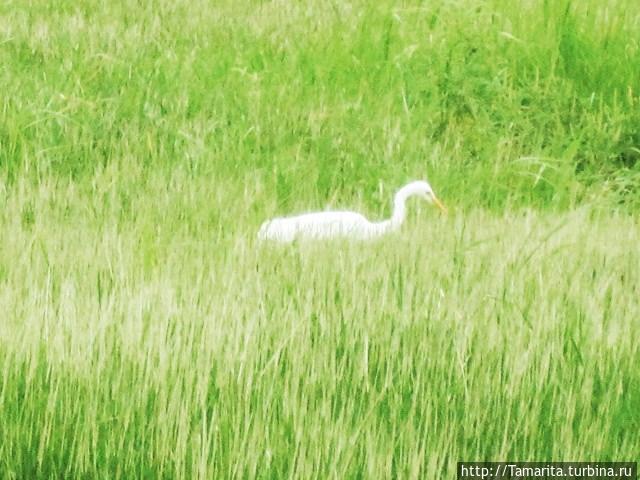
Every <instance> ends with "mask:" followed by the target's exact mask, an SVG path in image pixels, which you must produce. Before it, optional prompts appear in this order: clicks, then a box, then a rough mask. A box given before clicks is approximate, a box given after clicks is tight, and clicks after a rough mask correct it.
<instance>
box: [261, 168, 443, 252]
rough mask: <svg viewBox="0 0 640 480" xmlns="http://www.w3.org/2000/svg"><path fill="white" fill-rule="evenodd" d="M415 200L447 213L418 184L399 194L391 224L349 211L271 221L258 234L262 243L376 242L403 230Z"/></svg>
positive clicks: (427, 189) (426, 187)
mask: <svg viewBox="0 0 640 480" xmlns="http://www.w3.org/2000/svg"><path fill="white" fill-rule="evenodd" d="M412 196H419V197H422V198H424V199H425V200H427V201H428V202H430V203H433V204H435V205H436V206H437V207H438V208H440V210H442V211H443V212H445V213H446V208H445V207H444V205H442V203H441V202H440V200H438V198H437V197H436V195H435V193H433V189H432V188H431V185H429V183H428V182H425V181H422V180H418V181H415V182H411V183H409V184H408V185H405V186H404V187H402V188H401V189H400V190H398V192H397V193H396V195H395V197H394V207H393V215H392V216H391V218H390V219H388V220H383V221H380V222H370V221H369V220H367V219H366V218H365V217H363V216H362V215H360V214H359V213H356V212H345V211H328V212H313V213H304V214H301V215H295V216H292V217H283V218H282V217H280V218H274V219H271V220H267V221H266V222H264V223H263V224H262V226H261V227H260V230H259V231H258V239H260V240H272V241H276V242H282V243H289V242H292V241H294V240H296V239H316V240H320V239H327V238H340V237H343V238H353V239H357V240H368V239H372V238H376V237H379V236H382V235H384V234H385V233H388V232H391V231H395V230H397V229H399V228H400V226H401V225H402V223H403V222H404V219H405V216H406V206H405V204H406V201H407V199H408V198H409V197H412Z"/></svg>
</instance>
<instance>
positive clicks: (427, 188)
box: [403, 180, 447, 213]
mask: <svg viewBox="0 0 640 480" xmlns="http://www.w3.org/2000/svg"><path fill="white" fill-rule="evenodd" d="M404 189H406V191H407V194H408V195H417V196H419V197H422V198H424V199H425V200H426V201H427V202H429V203H432V204H434V205H435V206H436V207H438V208H439V209H440V210H441V211H442V212H443V213H447V207H445V206H444V205H443V204H442V202H441V201H440V200H439V199H438V197H436V194H435V193H433V188H431V185H429V182H425V181H424V180H418V181H415V182H411V183H410V184H409V185H407V186H406V187H404ZM404 189H403V190H404Z"/></svg>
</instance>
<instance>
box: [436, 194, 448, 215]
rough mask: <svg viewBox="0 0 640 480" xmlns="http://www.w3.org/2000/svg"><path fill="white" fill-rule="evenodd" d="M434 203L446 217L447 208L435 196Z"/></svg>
mask: <svg viewBox="0 0 640 480" xmlns="http://www.w3.org/2000/svg"><path fill="white" fill-rule="evenodd" d="M433 203H435V204H436V207H438V208H439V209H440V211H441V212H442V213H444V214H445V215H446V214H447V207H445V206H444V205H443V204H442V202H441V201H440V200H438V197H436V196H435V195H434V196H433Z"/></svg>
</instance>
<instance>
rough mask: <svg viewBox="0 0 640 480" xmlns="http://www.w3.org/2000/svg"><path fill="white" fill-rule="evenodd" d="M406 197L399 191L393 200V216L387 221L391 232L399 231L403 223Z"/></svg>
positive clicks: (405, 212)
mask: <svg viewBox="0 0 640 480" xmlns="http://www.w3.org/2000/svg"><path fill="white" fill-rule="evenodd" d="M407 196H408V195H407V194H406V193H405V192H403V191H402V190H400V191H399V192H398V193H397V194H396V196H395V198H394V201H393V215H391V220H390V221H389V224H390V228H391V229H392V230H397V229H399V228H400V227H401V226H402V224H403V223H404V219H405V217H406V216H407V209H406V206H405V204H406V201H407Z"/></svg>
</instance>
